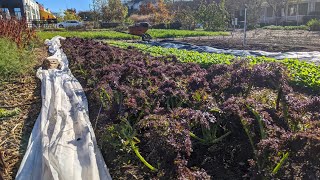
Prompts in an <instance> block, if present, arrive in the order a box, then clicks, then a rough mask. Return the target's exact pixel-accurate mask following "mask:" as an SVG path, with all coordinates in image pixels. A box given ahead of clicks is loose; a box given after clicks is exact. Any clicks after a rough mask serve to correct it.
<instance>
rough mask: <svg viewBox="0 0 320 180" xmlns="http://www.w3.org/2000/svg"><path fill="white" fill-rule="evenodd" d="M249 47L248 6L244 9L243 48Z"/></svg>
mask: <svg viewBox="0 0 320 180" xmlns="http://www.w3.org/2000/svg"><path fill="white" fill-rule="evenodd" d="M246 45H247V5H245V8H244V27H243V46H246Z"/></svg>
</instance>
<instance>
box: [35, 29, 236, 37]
mask: <svg viewBox="0 0 320 180" xmlns="http://www.w3.org/2000/svg"><path fill="white" fill-rule="evenodd" d="M147 33H149V34H150V35H151V36H152V37H153V38H177V37H195V36H228V35H229V34H230V33H229V32H211V31H190V30H169V29H150V30H149V31H148V32H147ZM37 35H38V36H39V37H40V38H41V39H42V40H44V39H51V38H53V37H54V36H57V35H59V36H63V37H80V38H88V39H121V40H131V39H140V37H139V36H134V35H130V34H126V33H122V32H117V31H112V30H105V31H51V32H49V31H39V32H37Z"/></svg>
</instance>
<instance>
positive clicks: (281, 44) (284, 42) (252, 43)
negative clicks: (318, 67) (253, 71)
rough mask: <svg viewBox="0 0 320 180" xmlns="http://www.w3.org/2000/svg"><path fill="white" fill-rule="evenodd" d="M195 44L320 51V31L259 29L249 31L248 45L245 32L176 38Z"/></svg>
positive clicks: (287, 50) (283, 50) (265, 49)
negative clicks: (244, 41)
mask: <svg viewBox="0 0 320 180" xmlns="http://www.w3.org/2000/svg"><path fill="white" fill-rule="evenodd" d="M175 40H179V41H182V42H187V43H192V44H195V45H204V46H211V47H216V48H222V49H246V50H264V51H269V52H279V51H281V52H289V51H302V52H307V51H320V32H312V31H303V30H292V31H284V30H266V29H257V30H252V31H249V32H248V33H247V46H243V45H242V44H243V32H242V31H237V32H233V33H232V35H231V36H215V37H190V38H178V39H177V38H176V39H175Z"/></svg>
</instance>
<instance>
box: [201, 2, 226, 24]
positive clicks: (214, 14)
mask: <svg viewBox="0 0 320 180" xmlns="http://www.w3.org/2000/svg"><path fill="white" fill-rule="evenodd" d="M196 17H197V21H198V22H199V23H201V24H202V25H203V27H204V29H206V30H225V28H226V27H227V24H228V12H227V11H226V9H225V1H224V0H221V1H220V3H219V4H218V3H216V2H211V3H209V4H208V3H206V2H205V1H202V2H201V4H200V6H199V8H198V11H197V14H196Z"/></svg>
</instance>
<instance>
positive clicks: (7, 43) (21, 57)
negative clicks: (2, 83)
mask: <svg viewBox="0 0 320 180" xmlns="http://www.w3.org/2000/svg"><path fill="white" fill-rule="evenodd" d="M33 57H34V56H33V54H32V52H30V51H26V50H24V49H19V48H18V46H17V45H16V44H15V43H14V42H13V41H12V40H9V39H4V38H0V79H9V78H11V77H14V76H18V75H23V74H25V73H27V72H28V71H29V70H30V69H31V66H32V64H33Z"/></svg>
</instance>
